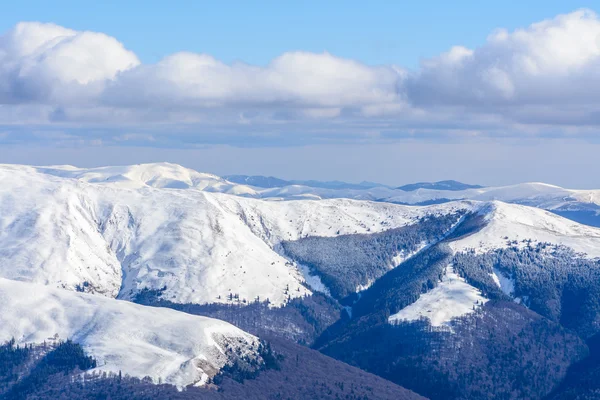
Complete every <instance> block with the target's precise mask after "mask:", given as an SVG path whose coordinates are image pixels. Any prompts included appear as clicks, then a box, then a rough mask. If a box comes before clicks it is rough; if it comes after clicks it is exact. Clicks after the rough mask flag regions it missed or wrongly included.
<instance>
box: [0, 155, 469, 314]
mask: <svg viewBox="0 0 600 400" xmlns="http://www.w3.org/2000/svg"><path fill="white" fill-rule="evenodd" d="M119 168H121V167H119ZM65 170H66V168H63V169H60V171H63V172H64V171H65ZM161 179H162V178H159V177H156V176H155V177H154V181H155V182H156V181H159V180H161ZM0 180H1V181H2V183H3V186H2V189H1V190H0V211H1V215H0V232H1V233H0V255H1V256H2V257H0V276H2V277H5V278H9V279H16V280H22V281H31V282H36V283H41V284H48V285H52V286H56V287H61V288H67V289H71V290H84V291H86V292H91V293H100V294H104V295H106V296H109V297H116V296H119V297H120V298H122V299H131V298H132V297H133V296H135V294H136V293H137V292H138V291H140V290H142V289H145V288H148V289H162V288H165V287H166V290H165V291H164V293H163V297H164V298H165V299H168V300H171V301H174V302H181V303H190V302H192V303H212V302H228V301H229V297H230V294H231V295H232V296H234V295H236V294H237V295H238V296H237V297H239V300H240V301H241V302H242V303H243V301H244V300H245V301H247V302H249V301H253V300H254V299H256V298H258V299H260V300H266V299H267V298H268V299H269V300H270V301H271V302H272V304H273V305H280V304H282V303H283V302H284V301H285V300H286V298H287V297H288V296H291V297H298V296H304V295H305V294H309V293H310V290H309V289H307V288H306V287H305V286H304V285H303V282H304V277H303V275H302V272H301V271H300V270H299V269H298V268H297V266H295V265H293V264H292V263H290V262H289V261H288V260H287V259H286V258H284V257H283V256H282V255H280V254H279V253H278V251H277V247H278V244H279V243H280V242H281V241H282V240H295V239H298V238H301V237H304V236H309V235H310V236H315V235H316V236H336V235H343V234H351V233H369V232H378V231H382V230H386V229H390V228H395V227H399V226H404V225H406V224H411V223H415V222H416V221H417V219H418V218H419V217H421V216H424V215H426V214H428V213H435V212H439V213H447V212H451V211H452V210H455V209H458V208H465V207H469V206H470V205H468V204H466V203H458V204H444V205H442V206H436V207H429V208H427V207H425V208H424V207H407V206H400V205H393V204H386V203H368V202H359V201H354V200H347V199H334V200H329V201H289V202H277V201H264V200H257V199H251V198H244V197H240V196H232V195H227V194H221V193H207V192H205V191H200V190H179V189H172V188H155V187H148V186H143V185H142V186H139V185H133V187H130V186H127V185H126V186H125V187H124V186H123V184H122V182H117V183H115V184H111V183H107V182H106V181H104V180H102V181H101V182H100V183H97V182H93V181H92V180H84V179H81V177H80V176H79V175H78V176H77V177H70V176H67V177H65V176H63V175H62V174H59V173H57V172H56V171H55V170H53V173H52V174H48V173H47V171H46V170H45V169H39V168H33V167H25V166H0ZM286 289H288V290H286Z"/></svg>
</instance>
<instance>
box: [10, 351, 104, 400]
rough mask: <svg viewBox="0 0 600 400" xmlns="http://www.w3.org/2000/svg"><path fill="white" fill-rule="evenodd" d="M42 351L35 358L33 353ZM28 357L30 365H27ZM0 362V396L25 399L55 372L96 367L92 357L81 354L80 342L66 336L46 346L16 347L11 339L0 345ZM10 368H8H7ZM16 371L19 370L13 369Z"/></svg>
mask: <svg viewBox="0 0 600 400" xmlns="http://www.w3.org/2000/svg"><path fill="white" fill-rule="evenodd" d="M40 354H43V356H41V357H40V358H39V359H38V360H36V355H40ZM28 361H29V363H30V364H32V365H31V366H28V365H27V364H28ZM0 365H2V371H5V372H6V375H2V380H3V381H4V383H5V386H4V388H5V390H4V393H3V396H2V398H4V399H9V400H17V399H27V398H30V395H31V394H32V393H34V392H36V391H37V390H38V388H40V387H43V386H44V385H45V384H46V382H47V381H48V380H49V379H50V378H51V377H52V376H55V375H68V374H70V373H73V372H74V371H86V370H89V369H92V368H95V367H96V360H94V359H93V358H92V357H89V356H87V355H86V354H85V352H84V351H83V349H82V348H81V346H79V345H78V344H76V343H73V342H72V341H70V340H67V341H65V342H59V343H58V344H57V345H55V346H53V347H52V348H51V349H50V350H48V348H47V346H45V345H44V346H42V347H41V349H40V348H36V347H33V346H31V345H30V346H25V347H19V346H16V345H15V342H14V340H12V341H10V342H8V343H7V344H5V345H4V346H2V350H1V351H0ZM9 371H10V372H9ZM16 371H19V372H20V373H15V372H16Z"/></svg>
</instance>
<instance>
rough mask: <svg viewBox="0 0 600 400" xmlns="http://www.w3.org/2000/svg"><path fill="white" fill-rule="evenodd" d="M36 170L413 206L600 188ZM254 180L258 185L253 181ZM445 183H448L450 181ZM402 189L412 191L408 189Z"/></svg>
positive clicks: (592, 203)
mask: <svg viewBox="0 0 600 400" xmlns="http://www.w3.org/2000/svg"><path fill="white" fill-rule="evenodd" d="M36 171H37V172H39V173H45V174H49V175H53V176H57V177H64V178H74V179H78V180H81V181H85V182H88V183H96V184H105V185H109V186H112V187H116V186H118V187H123V188H142V187H154V188H178V189H192V190H202V191H206V192H219V193H227V194H234V195H238V196H243V197H253V198H262V199H272V200H299V199H315V200H317V199H334V198H346V199H354V200H371V201H385V202H392V203H400V204H413V205H419V204H432V203H441V202H447V201H451V200H477V201H493V200H498V201H502V202H506V203H516V204H522V205H529V206H534V207H539V208H543V209H546V210H551V211H558V212H569V211H586V212H597V211H599V210H600V190H575V189H565V188H562V187H559V186H555V185H549V184H545V183H539V182H530V183H520V184H516V185H509V186H498V187H493V186H492V187H478V186H477V185H464V184H461V185H459V186H457V185H452V184H449V183H444V182H438V184H439V185H436V184H426V185H423V184H415V185H405V186H403V187H401V188H396V189H394V188H391V187H388V186H384V185H377V184H373V183H359V184H344V183H343V182H321V183H320V184H316V183H315V182H314V181H285V180H281V179H277V178H265V177H252V176H246V175H231V176H230V177H231V178H232V180H234V181H235V182H234V181H229V180H227V179H224V178H220V177H218V176H216V175H212V174H206V173H199V172H196V171H194V170H191V169H188V168H184V167H182V166H180V165H176V164H169V163H156V164H139V165H132V166H122V167H100V168H76V167H72V166H52V167H36ZM254 178H256V179H254ZM263 178H264V179H263ZM257 179H258V181H257V182H258V183H259V184H258V185H257V186H252V183H253V182H254V181H256V180H257ZM265 179H267V180H268V182H267V183H265V182H263V181H264V180H265ZM311 182H312V183H311ZM445 182H450V183H452V181H445ZM457 183H458V182H457ZM263 186H266V187H263ZM468 187H469V188H468ZM406 188H408V189H410V190H408V191H407V190H406ZM443 188H447V189H443ZM457 189H463V190H457Z"/></svg>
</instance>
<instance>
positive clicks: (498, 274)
mask: <svg viewBox="0 0 600 400" xmlns="http://www.w3.org/2000/svg"><path fill="white" fill-rule="evenodd" d="M490 275H491V276H492V279H493V280H494V282H495V283H496V285H498V287H499V288H500V290H502V292H503V293H504V294H506V295H508V296H511V297H512V296H514V294H515V281H514V280H513V279H512V278H510V277H507V276H506V275H504V274H503V273H502V271H500V270H499V269H497V268H494V271H493V272H492V273H491V274H490Z"/></svg>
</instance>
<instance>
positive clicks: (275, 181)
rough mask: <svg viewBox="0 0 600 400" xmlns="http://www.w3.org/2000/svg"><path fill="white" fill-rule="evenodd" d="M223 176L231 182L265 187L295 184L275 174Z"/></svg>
mask: <svg viewBox="0 0 600 400" xmlns="http://www.w3.org/2000/svg"><path fill="white" fill-rule="evenodd" d="M223 178H225V179H227V180H228V181H229V182H233V183H239V184H241V185H250V186H255V187H260V188H265V189H270V188H277V187H284V186H289V185H293V183H292V182H290V181H285V180H283V179H279V178H275V177H273V176H262V175H226V176H224V177H223Z"/></svg>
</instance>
